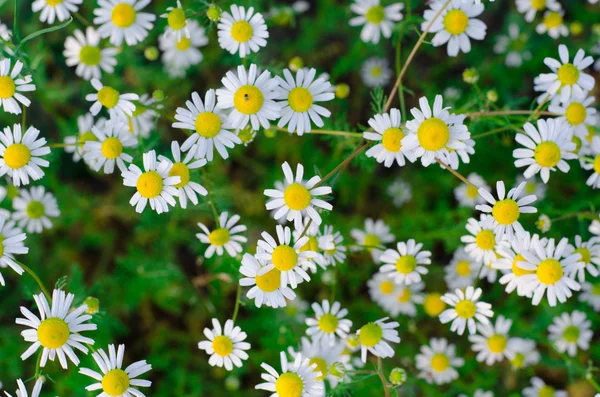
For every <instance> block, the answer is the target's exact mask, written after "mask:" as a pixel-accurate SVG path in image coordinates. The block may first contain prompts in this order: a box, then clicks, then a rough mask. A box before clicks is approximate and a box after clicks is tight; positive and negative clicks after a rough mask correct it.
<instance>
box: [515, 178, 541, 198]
mask: <svg viewBox="0 0 600 397" xmlns="http://www.w3.org/2000/svg"><path fill="white" fill-rule="evenodd" d="M522 182H525V189H523V191H524V192H525V194H533V195H534V196H536V197H537V199H538V201H540V200H543V199H544V197H546V191H547V190H548V185H546V184H545V183H543V182H541V181H540V180H539V179H538V178H537V177H535V176H534V177H531V178H525V177H524V176H523V175H519V176H518V177H517V186H518V185H520V184H521V183H522Z"/></svg>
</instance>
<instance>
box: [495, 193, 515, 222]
mask: <svg viewBox="0 0 600 397" xmlns="http://www.w3.org/2000/svg"><path fill="white" fill-rule="evenodd" d="M520 215H521V213H520V212H519V205H518V204H517V202H516V201H515V200H513V199H504V200H500V201H496V204H494V207H493V208H492V216H493V217H494V219H495V220H496V222H498V223H499V224H501V225H512V224H513V223H514V222H516V221H517V220H518V219H519V216H520Z"/></svg>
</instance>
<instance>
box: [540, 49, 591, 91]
mask: <svg viewBox="0 0 600 397" xmlns="http://www.w3.org/2000/svg"><path fill="white" fill-rule="evenodd" d="M558 55H559V58H560V61H558V60H556V59H554V58H544V63H545V64H546V66H548V67H549V68H550V69H551V70H552V73H542V74H540V75H539V76H537V77H536V78H535V79H534V80H533V83H534V87H533V89H534V90H535V91H538V92H542V94H541V95H540V96H539V98H538V102H542V101H544V99H552V98H553V97H554V96H555V95H557V94H558V95H559V98H560V101H561V102H567V101H568V100H569V99H570V98H571V96H572V95H576V96H577V97H580V96H581V95H583V93H584V91H585V92H587V91H591V90H592V88H594V84H595V81H594V78H593V77H592V76H590V75H589V74H587V73H583V70H584V69H585V68H587V67H588V66H590V65H591V64H592V63H593V62H594V59H593V58H592V57H591V56H589V55H588V56H587V57H586V56H585V52H584V51H583V50H582V49H580V50H578V51H577V53H576V54H575V58H573V61H572V62H571V61H570V57H569V50H568V49H567V46H565V45H564V44H561V45H559V46H558Z"/></svg>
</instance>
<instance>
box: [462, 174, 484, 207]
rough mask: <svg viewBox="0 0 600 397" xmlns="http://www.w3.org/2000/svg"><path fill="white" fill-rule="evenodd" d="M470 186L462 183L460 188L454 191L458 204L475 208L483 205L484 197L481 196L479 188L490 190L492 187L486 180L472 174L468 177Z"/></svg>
mask: <svg viewBox="0 0 600 397" xmlns="http://www.w3.org/2000/svg"><path fill="white" fill-rule="evenodd" d="M467 180H468V181H469V184H468V185H467V184H466V183H461V184H460V186H458V187H457V188H455V189H454V197H455V198H456V201H458V204H459V205H461V206H463V207H470V208H473V207H475V206H476V205H477V204H483V203H484V200H483V197H481V196H480V195H479V191H478V189H479V188H484V189H486V190H488V189H489V188H490V187H489V186H488V184H487V183H486V182H485V180H484V179H483V178H482V177H481V176H479V175H478V174H476V173H474V172H472V173H470V174H469V175H468V176H467Z"/></svg>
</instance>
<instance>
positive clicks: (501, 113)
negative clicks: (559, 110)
mask: <svg viewBox="0 0 600 397" xmlns="http://www.w3.org/2000/svg"><path fill="white" fill-rule="evenodd" d="M536 113H537V114H539V115H540V116H558V115H557V114H556V113H552V112H540V111H539V108H538V109H536V110H491V111H485V112H472V113H463V115H464V116H465V117H481V116H514V115H535V114H536Z"/></svg>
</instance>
